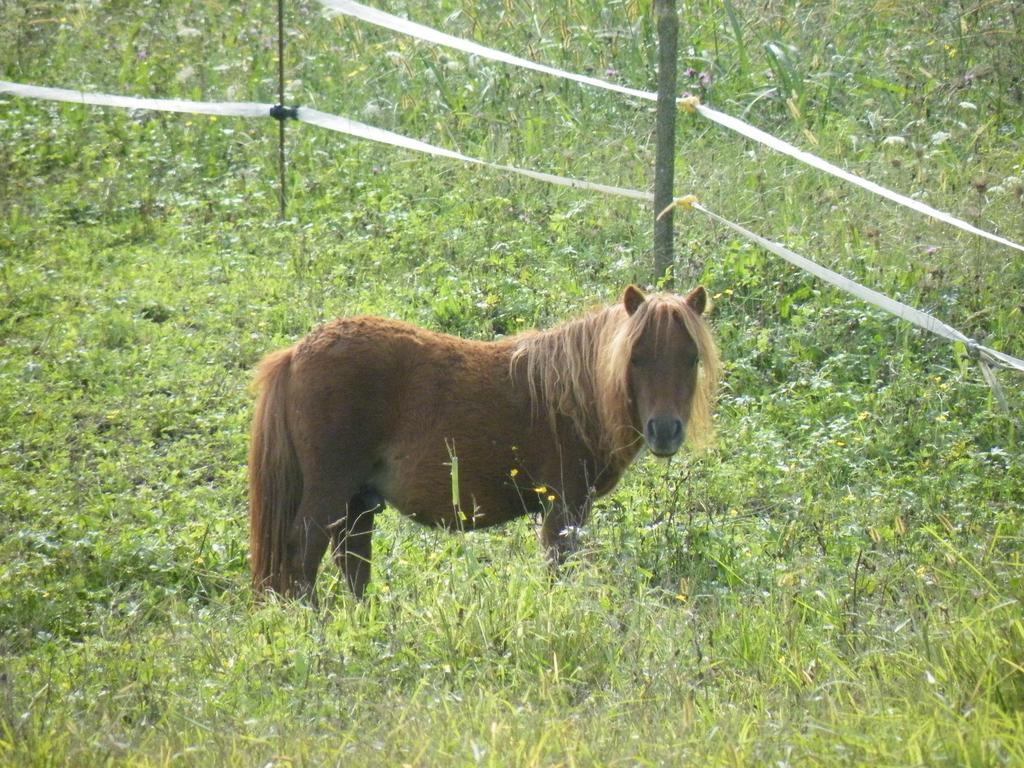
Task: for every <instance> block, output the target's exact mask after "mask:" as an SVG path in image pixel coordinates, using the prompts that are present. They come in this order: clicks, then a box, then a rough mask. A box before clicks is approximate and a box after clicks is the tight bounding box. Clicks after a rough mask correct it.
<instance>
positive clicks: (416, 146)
mask: <svg viewBox="0 0 1024 768" xmlns="http://www.w3.org/2000/svg"><path fill="white" fill-rule="evenodd" d="M3 93H9V94H13V95H16V96H24V97H28V98H36V99H48V100H52V101H64V102H72V103H78V104H92V105H97V106H108V107H121V108H126V109H151V110H161V111H169V112H188V113H194V114H207V115H232V116H239V117H267V118H269V117H271V108H272V107H273V106H274V105H271V104H260V103H255V102H220V103H208V102H197V101H182V100H179V99H141V98H135V97H131V96H114V95H111V94H104V93H90V92H83V91H75V90H69V89H64V88H45V87H42V86H31V85H20V84H18V83H11V82H8V81H4V80H0V94H3ZM296 117H297V119H298V120H299V121H300V122H304V123H309V124H310V125H315V126H318V127H320V128H325V129H328V130H331V131H336V132H339V133H344V134H347V135H350V136H355V137H356V138H362V139H366V140H369V141H374V142H378V143H381V144H387V145H390V146H394V147H399V148H402V149H408V150H412V151H415V152H423V153H426V154H430V155H434V156H436V157H444V158H448V159H451V160H459V161H461V162H464V163H469V164H471V165H478V166H482V167H486V168H492V169H494V170H498V171H503V172H506V173H514V174H518V175H520V176H526V177H528V178H531V179H537V180H539V181H545V182H548V183H551V184H557V185H560V186H564V187H570V188H573V189H584V190H590V191H594V192H601V193H603V194H607V195H615V196H618V197H626V198H630V199H633V200H639V201H642V202H645V203H649V204H653V202H654V195H653V194H651V193H650V192H644V191H641V190H637V189H628V188H625V187H616V186H611V185H608V184H598V183H595V182H590V181H583V180H581V179H573V178H569V177H566V176H557V175H555V174H550V173H542V172H540V171H532V170H528V169H525V168H518V167H515V166H511V165H504V164H501V163H491V162H487V161H485V160H480V159H478V158H474V157H470V156H468V155H464V154H462V153H461V152H454V151H452V150H450V149H444V148H442V147H437V146H434V145H433V144H428V143H427V142H424V141H419V140H417V139H411V138H409V137H407V136H403V135H401V134H398V133H394V132H392V131H387V130H384V129H382V128H375V127H373V126H370V125H366V124H365V123H360V122H358V121H356V120H350V119H349V118H346V117H341V116H338V115H331V114H328V113H326V112H321V111H319V110H316V109H309V108H306V107H298V108H297V109H296ZM676 202H677V203H678V204H680V205H684V206H685V207H688V208H692V209H694V210H697V211H699V212H701V213H703V214H704V215H705V216H708V217H709V218H711V219H713V220H714V221H717V222H718V223H720V224H722V225H724V226H726V227H728V228H729V229H731V230H733V231H734V232H736V233H737V234H740V235H742V236H743V237H745V238H747V239H748V240H751V241H752V242H754V243H757V244H758V245H760V246H761V247H762V248H764V249H765V250H767V251H769V252H771V253H774V254H775V255H776V256H779V257H781V258H783V259H784V260H786V261H788V262H789V263H790V264H793V265H794V266H796V267H798V268H800V269H802V270H804V271H805V272H808V273H810V274H812V275H814V276H815V277H818V278H820V279H822V280H824V281H826V282H828V283H830V284H832V285H834V286H836V287H837V288H840V289H842V290H844V291H846V292H847V293H849V294H851V295H853V296H855V297H857V298H859V299H861V300H862V301H866V302H868V303H870V304H873V305H875V306H876V307H879V308H880V309H883V310H885V311H886V312H889V313H890V314H893V315H896V316H897V317H899V318H902V319H903V320H906V321H908V322H910V323H913V324H914V325H916V326H918V327H920V328H923V329H924V330H926V331H929V332H931V333H934V334H936V335H938V336H941V337H943V338H945V339H948V340H950V341H957V342H960V343H962V344H964V345H965V346H966V347H967V349H968V351H969V352H970V353H971V354H972V355H975V356H977V357H978V359H979V361H980V362H981V363H983V364H989V365H995V366H999V367H1002V368H1009V369H1012V370H1016V371H1019V372H1022V373H1024V360H1020V359H1018V358H1016V357H1013V356H1012V355H1007V354H1005V353H1003V352H999V351H998V350H995V349H991V348H989V347H986V346H982V345H981V344H978V343H977V342H976V341H974V340H973V339H971V338H970V337H968V336H966V335H964V334H963V333H961V332H960V331H958V330H956V329H955V328H953V327H952V326H949V325H947V324H946V323H943V322H942V321H941V320H938V319H936V318H934V317H932V316H931V315H929V314H927V313H925V312H922V311H921V310H918V309H915V308H913V307H910V306H908V305H906V304H903V303H902V302H899V301H896V300H895V299H891V298H889V297H888V296H885V295H884V294H881V293H878V292H877V291H874V290H872V289H870V288H867V287H865V286H863V285H861V284H860V283H857V282H855V281H853V280H850V279H849V278H846V277H843V276H842V275H840V274H838V273H837V272H833V271H832V270H830V269H828V268H826V267H823V266H821V265H820V264H817V263H816V262H813V261H811V260H810V259H807V258H804V257H803V256H800V255H799V254H797V253H794V252H793V251H791V250H789V249H788V248H786V247H784V246H782V245H779V244H778V243H775V242H773V241H771V240H768V239H766V238H764V237H761V236H760V235H757V234H754V233H753V232H751V231H750V230H749V229H746V228H745V227H742V226H740V225H739V224H735V223H733V222H731V221H729V220H728V219H726V218H723V217H722V216H719V215H718V214H717V213H714V212H713V211H711V210H709V209H707V208H705V207H704V206H703V205H701V204H700V203H699V202H697V201H696V198H694V197H693V196H686V197H684V198H680V199H679V200H678V201H676ZM986 378H987V377H986Z"/></svg>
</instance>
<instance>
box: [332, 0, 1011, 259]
mask: <svg viewBox="0 0 1024 768" xmlns="http://www.w3.org/2000/svg"><path fill="white" fill-rule="evenodd" d="M319 2H320V4H321V5H322V6H323V7H324V8H326V9H327V10H328V11H331V12H334V13H339V14H343V15H345V16H350V17H352V18H354V19H359V20H360V21H365V22H367V23H369V24H373V25H375V26H379V27H382V28H384V29H389V30H391V31H392V32H398V33H400V34H404V35H408V36H410V37H414V38H416V39H419V40H424V41H426V42H429V43H434V44H437V45H443V46H445V47H448V48H453V49H455V50H458V51H462V52H463V53H468V54H471V55H474V56H480V57H481V58H486V59H490V60H492V61H499V62H502V63H505V64H511V65H513V66H516V67H521V68H523V69H528V70H531V71H533V72H540V73H542V74H546V75H551V76H553V77H559V78H562V79H564V80H571V81H574V82H577V83H581V84H583V85H588V86H592V87H595V88H602V89H604V90H606V91H613V92H615V93H621V94H623V95H626V96H631V97H633V98H636V99H643V100H645V101H657V100H658V95H657V94H656V93H654V92H652V91H642V90H638V89H636V88H628V87H626V86H624V85H619V84H617V83H612V82H609V81H607V80H601V79H600V78H596V77H589V76H587V75H579V74H576V73H573V72H567V71H565V70H562V69H557V68H555V67H549V66H546V65H544V64H538V63H536V62H533V61H530V60H529V59H524V58H521V57H519V56H513V55H512V54H509V53H505V52H504V51H499V50H497V49H496V48H488V47H487V46H484V45H480V44H479V43H474V42H472V41H470V40H465V39H463V38H460V37H455V36H454V35H449V34H446V33H444V32H440V31H438V30H436V29H433V28H432V27H427V26H425V25H423V24H417V23H416V22H413V21H409V20H408V19H403V18H401V17H399V16H395V15H393V14H390V13H385V12H384V11H379V10H377V9H376V8H370V7H369V6H366V5H363V4H362V3H357V2H353V0H319ZM678 102H679V104H680V106H681V107H685V108H686V109H687V110H689V111H695V112H697V114H699V115H701V116H702V117H704V118H705V119H707V120H710V121H712V122H714V123H717V124H718V125H720V126H722V127H723V128H726V129H728V130H730V131H734V132H735V133H738V134H740V135H741V136H745V137H746V138H748V139H752V140H754V141H756V142H758V143H760V144H762V145H764V146H766V147H769V148H770V149H773V150H775V151H776V152H780V153H782V154H784V155H787V156H788V157H791V158H793V159H794V160H797V161H799V162H801V163H804V164H806V165H809V166H810V167H812V168H815V169H817V170H819V171H823V172H825V173H828V174H831V175H832V176H835V177H837V178H839V179H842V180H843V181H846V182H848V183H850V184H854V185H855V186H858V187H860V188H861V189H864V190H866V191H868V192H872V193H874V194H876V195H879V196H881V197H884V198H885V199H887V200H890V201H892V202H894V203H897V204H899V205H902V206H904V207H906V208H910V209H911V210H913V211H916V212H917V213H921V214H924V215H925V216H929V217H931V218H933V219H935V220H936V221H941V222H943V223H944V224H949V225H951V226H954V227H957V228H959V229H961V230H963V231H965V232H970V233H971V234H974V235H978V236H980V237H984V238H987V239H989V240H991V241H993V242H996V243H999V244H1001V245H1005V246H1007V247H1009V248H1015V249H1016V250H1018V251H1021V252H1024V245H1019V244H1018V243H1015V242H1013V241H1012V240H1008V239H1007V238H1005V237H1001V236H999V235H996V234H993V233H991V232H988V231H986V230H984V229H981V228H980V227H976V226H974V225H973V224H970V223H969V222H966V221H964V220H963V219H959V218H957V217H956V216H953V215H951V214H949V213H945V212H943V211H940V210H938V209H937V208H933V207H932V206H930V205H927V204H926V203H922V202H921V201H920V200H914V199H913V198H911V197H907V196H906V195H902V194H900V193H899V192H893V191H892V190H891V189H887V188H886V187H883V186H882V185H881V184H876V183H875V182H873V181H869V180H868V179H864V178H862V177H860V176H857V175H856V174H854V173H850V172H849V171H846V170H844V169H842V168H840V167H839V166H837V165H835V164H833V163H830V162H828V161H827V160H824V159H822V158H820V157H818V156H817V155H814V154H811V153H810V152H806V151H804V150H802V149H800V148H799V147H796V146H794V145H793V144H790V143H789V142H786V141H783V140H782V139H779V138H776V137H775V136H772V135H771V134H770V133H767V132H765V131H763V130H761V129H760V128H755V127H754V126H752V125H750V124H749V123H746V122H744V121H742V120H740V119H738V118H735V117H732V116H731V115H727V114H725V113H724V112H719V111H718V110H716V109H711V108H710V107H706V106H704V105H703V104H701V103H700V102H699V100H695V98H694V97H687V96H684V97H680V98H679V99H678Z"/></svg>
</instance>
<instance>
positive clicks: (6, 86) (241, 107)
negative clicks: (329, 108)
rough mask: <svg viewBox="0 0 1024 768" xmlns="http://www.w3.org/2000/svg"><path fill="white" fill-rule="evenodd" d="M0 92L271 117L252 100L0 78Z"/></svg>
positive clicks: (265, 106) (78, 101) (100, 103)
mask: <svg viewBox="0 0 1024 768" xmlns="http://www.w3.org/2000/svg"><path fill="white" fill-rule="evenodd" d="M0 93H10V94H12V95H14V96H25V97H28V98H33V99H47V100H49V101H67V102H71V103H72V104H91V105H94V106H98V107H122V108H124V109H152V110H156V111H159V112H186V113H189V114H196V115H223V116H225V117H269V116H270V107H271V105H270V104H258V103H256V102H252V101H242V102H231V101H223V102H207V101H182V100H181V99H140V98H136V97H134V96H112V95H110V94H108V93H91V92H89V91H74V90H71V89H69V88H43V87H42V86H38V85H21V84H20V83H11V82H7V81H6V80H0Z"/></svg>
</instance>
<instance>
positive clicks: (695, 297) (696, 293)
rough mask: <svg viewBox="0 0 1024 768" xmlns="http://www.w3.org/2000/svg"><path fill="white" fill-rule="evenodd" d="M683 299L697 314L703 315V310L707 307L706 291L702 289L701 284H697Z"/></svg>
mask: <svg viewBox="0 0 1024 768" xmlns="http://www.w3.org/2000/svg"><path fill="white" fill-rule="evenodd" d="M683 301H685V302H686V303H687V304H689V305H690V308H691V309H692V310H693V311H694V312H696V313H697V314H698V315H703V314H704V310H705V309H707V308H708V292H707V291H705V290H704V286H703V285H698V286H697V287H696V288H694V289H693V290H692V291H690V292H689V293H688V294H686V298H685V299H683Z"/></svg>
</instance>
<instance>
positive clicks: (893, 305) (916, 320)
mask: <svg viewBox="0 0 1024 768" xmlns="http://www.w3.org/2000/svg"><path fill="white" fill-rule="evenodd" d="M690 207H691V208H693V209H695V210H697V211H700V212H701V213H703V214H704V215H705V216H707V217H709V218H711V219H713V220H715V221H717V222H718V223H719V224H722V225H724V226H726V227H728V228H729V229H731V230H733V231H734V232H736V233H737V234H740V235H742V236H743V237H745V238H746V239H748V240H750V241H752V242H754V243H757V244H758V245H760V246H761V247H762V248H764V249H765V250H766V251H769V252H770V253H774V254H775V255H776V256H778V257H780V258H782V259H784V260H785V261H788V262H789V263H790V264H792V265H793V266H795V267H799V268H800V269H802V270H803V271H805V272H809V273H810V274H812V275H814V276H815V277H817V278H819V279H821V280H824V281H825V282H826V283H829V284H831V285H834V286H835V287H836V288H839V289H841V290H843V291H845V292H846V293H849V294H850V295H851V296H855V297H856V298H858V299H860V300H861V301H866V302H867V303H869V304H873V305H874V306H876V307H878V308H879V309H884V310H885V311H886V312H888V313H889V314H892V315H895V316H896V317H898V318H900V319H902V320H906V321H907V322H908V323H913V324H914V325H916V326H917V327H919V328H923V329H924V330H926V331H929V332H930V333H934V334H935V335H936V336H941V337H943V338H945V339H948V340H949V341H958V342H960V343H961V344H963V345H964V346H966V347H967V350H968V352H969V353H970V354H971V355H976V356H977V357H978V358H979V359H981V360H982V361H984V362H986V363H989V364H992V365H997V366H999V367H1002V368H1012V369H1013V370H1016V371H1020V372H1021V373H1024V360H1019V359H1017V358H1016V357H1013V356H1011V355H1007V354H1004V353H1003V352H999V351H998V350H995V349H990V348H989V347H986V346H983V345H981V344H979V343H978V342H976V341H975V340H974V339H972V338H970V337H969V336H966V335H964V334H963V333H961V332H960V331H958V330H957V329H956V328H954V327H952V326H951V325H947V324H946V323H944V322H942V321H941V320H939V319H937V318H935V317H932V316H931V315H929V314H928V313H927V312H922V311H921V310H919V309H915V308H914V307H911V306H908V305H907V304H904V303H903V302H901V301H896V299H891V298H889V297H888V296H886V295H885V294H883V293H879V292H878V291H874V290H872V289H871V288H867V287H866V286H863V285H861V284H860V283H858V282H855V281H853V280H851V279H850V278H848V277H843V276H842V275H840V274H839V273H838V272H833V271H832V270H831V269H828V268H827V267H823V266H821V265H820V264H818V263H817V262H814V261H811V260H810V259H807V258H805V257H803V256H801V255H800V254H798V253H794V252H793V251H791V250H789V249H788V248H786V247H785V246H783V245H780V244H779V243H776V242H774V241H772V240H768V239H767V238H764V237H761V236H760V235H757V234H754V233H753V232H751V231H750V230H749V229H747V228H746V227H743V226H740V225H739V224H736V223H734V222H732V221H729V220H728V219H726V218H723V217H722V216H719V215H718V214H717V213H715V212H713V211H709V210H708V209H707V208H705V207H704V206H703V205H701V204H700V203H695V202H692V203H690Z"/></svg>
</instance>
